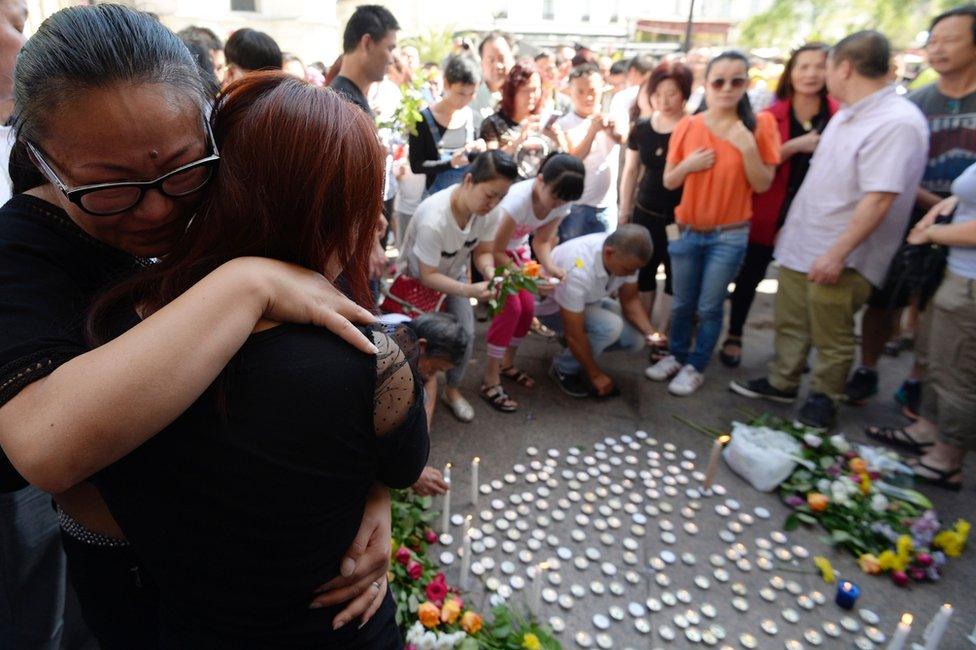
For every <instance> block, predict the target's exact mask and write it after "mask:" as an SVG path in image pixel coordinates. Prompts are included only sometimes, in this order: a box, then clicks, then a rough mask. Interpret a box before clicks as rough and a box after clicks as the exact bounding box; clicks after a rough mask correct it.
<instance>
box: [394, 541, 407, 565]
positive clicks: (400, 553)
mask: <svg viewBox="0 0 976 650" xmlns="http://www.w3.org/2000/svg"><path fill="white" fill-rule="evenodd" d="M394 558H395V559H396V561H397V562H399V563H400V564H402V565H403V566H407V563H408V562H410V551H409V550H408V549H406V548H405V547H403V546H401V547H400V548H398V549H397V552H396V555H395V556H394Z"/></svg>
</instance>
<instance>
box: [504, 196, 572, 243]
mask: <svg viewBox="0 0 976 650" xmlns="http://www.w3.org/2000/svg"><path fill="white" fill-rule="evenodd" d="M534 185H535V179H534V178H530V179H528V180H525V181H520V182H518V183H515V184H514V185H512V187H511V188H510V189H509V190H508V194H506V195H505V198H504V199H502V201H501V203H499V204H498V207H499V208H501V210H502V213H503V214H508V216H510V217H511V218H512V221H514V222H515V230H514V231H513V232H512V238H511V239H510V240H508V246H506V247H505V248H506V250H510V251H514V250H516V249H519V248H521V247H522V246H526V245H528V243H529V235H530V234H532V233H533V232H535V231H536V230H538V229H539V228H541V227H543V226H544V225H546V224H547V223H550V222H552V221H556V220H557V219H562V218H563V217H565V216H566V215H567V214H569V208H570V205H569V204H568V203H567V204H566V205H563V206H560V207H558V208H556V209H555V210H553V211H551V212H550V213H549V214H547V215H546V216H545V217H544V218H542V219H539V218H537V217H536V216H535V211H533V209H532V188H533V186H534Z"/></svg>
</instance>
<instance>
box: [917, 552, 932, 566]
mask: <svg viewBox="0 0 976 650" xmlns="http://www.w3.org/2000/svg"><path fill="white" fill-rule="evenodd" d="M915 561H916V562H918V563H919V564H920V565H922V566H923V567H930V566H932V563H933V562H934V560H933V559H932V556H931V555H929V554H928V553H919V554H918V555H916V556H915Z"/></svg>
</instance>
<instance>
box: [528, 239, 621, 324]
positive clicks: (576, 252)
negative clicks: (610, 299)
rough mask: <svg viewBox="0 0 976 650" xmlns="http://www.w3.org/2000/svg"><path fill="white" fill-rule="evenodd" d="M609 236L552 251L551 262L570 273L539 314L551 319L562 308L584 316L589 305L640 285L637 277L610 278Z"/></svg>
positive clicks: (613, 276)
mask: <svg viewBox="0 0 976 650" xmlns="http://www.w3.org/2000/svg"><path fill="white" fill-rule="evenodd" d="M609 236H610V235H609V233H605V232H599V233H595V234H592V235H584V236H582V237H576V238H575V239H570V240H569V241H568V242H566V243H564V244H560V245H559V246H556V247H555V248H554V249H552V254H551V256H550V257H551V259H552V261H553V262H554V263H555V264H556V266H558V267H559V268H561V269H563V270H564V271H566V277H565V278H563V281H562V282H560V283H559V284H558V285H557V286H556V289H555V291H553V292H552V293H551V294H549V295H548V296H547V297H546V299H545V300H544V301H543V302H542V304H541V305H539V307H538V309H536V314H538V315H540V316H548V315H550V314H555V313H556V312H558V311H559V310H560V308H562V309H565V310H566V311H570V312H574V313H580V312H582V311H583V310H584V309H586V306H587V305H591V304H593V303H595V302H598V301H600V300H602V299H603V298H606V297H607V296H609V295H610V294H612V293H613V292H615V291H616V290H617V289H619V288H620V287H622V286H623V285H625V284H634V283H636V282H637V273H634V274H633V275H626V276H621V275H610V273H609V272H608V271H607V269H606V267H605V266H604V265H603V242H604V241H606V239H607V237H609Z"/></svg>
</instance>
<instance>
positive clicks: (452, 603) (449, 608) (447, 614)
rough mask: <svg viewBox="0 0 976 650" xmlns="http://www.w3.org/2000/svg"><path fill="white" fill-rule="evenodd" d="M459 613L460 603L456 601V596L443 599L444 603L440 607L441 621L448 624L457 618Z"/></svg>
mask: <svg viewBox="0 0 976 650" xmlns="http://www.w3.org/2000/svg"><path fill="white" fill-rule="evenodd" d="M460 615H461V603H459V602H458V600H457V598H451V599H450V600H445V601H444V605H443V606H442V607H441V621H442V622H444V623H447V624H448V625H450V624H451V623H453V622H454V621H456V620H458V616H460Z"/></svg>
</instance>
